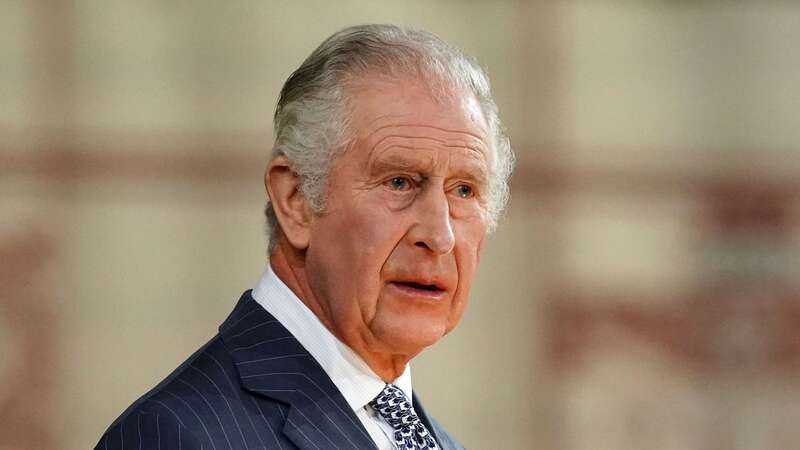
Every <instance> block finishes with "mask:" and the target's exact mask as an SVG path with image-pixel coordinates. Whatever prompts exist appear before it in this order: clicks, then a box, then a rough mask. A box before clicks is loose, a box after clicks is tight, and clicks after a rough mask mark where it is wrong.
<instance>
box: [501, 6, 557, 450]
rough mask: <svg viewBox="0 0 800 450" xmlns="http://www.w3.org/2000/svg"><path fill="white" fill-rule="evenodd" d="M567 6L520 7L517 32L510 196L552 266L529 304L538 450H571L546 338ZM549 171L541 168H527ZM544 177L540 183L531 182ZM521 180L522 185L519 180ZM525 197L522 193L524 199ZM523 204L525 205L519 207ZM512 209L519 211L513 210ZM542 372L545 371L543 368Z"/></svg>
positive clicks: (539, 253)
mask: <svg viewBox="0 0 800 450" xmlns="http://www.w3.org/2000/svg"><path fill="white" fill-rule="evenodd" d="M564 8H566V6H565V5H564V4H563V3H561V2H554V1H536V2H520V14H519V15H518V17H519V21H520V22H519V23H518V25H517V28H518V30H519V36H520V39H521V40H522V44H521V45H520V46H519V48H520V51H521V53H522V54H521V55H520V58H521V61H522V64H519V68H520V70H521V71H522V73H521V74H520V77H519V82H521V83H523V86H524V91H523V100H522V105H523V108H524V109H523V110H521V111H520V112H519V113H520V114H521V117H525V118H526V119H525V120H526V123H525V126H524V128H523V129H524V130H526V133H527V134H526V135H525V136H524V137H521V136H517V142H524V145H525V147H526V148H524V149H522V148H520V151H524V152H526V154H519V155H518V166H519V167H518V168H519V169H520V170H518V171H517V177H521V178H518V179H517V180H512V192H513V191H514V185H515V184H516V185H517V186H519V187H520V188H521V189H519V190H518V191H517V193H518V195H520V197H522V196H523V195H524V196H525V197H529V198H530V199H531V200H528V201H525V202H524V203H526V204H528V205H533V208H534V210H533V214H535V215H537V216H540V217H541V220H537V221H536V224H537V226H538V227H537V228H534V227H533V224H531V227H530V236H531V239H533V240H534V245H533V248H534V253H535V255H531V258H535V259H536V260H539V261H547V264H537V265H536V267H537V270H539V271H540V272H539V275H538V276H539V277H540V280H541V283H542V288H541V289H537V290H535V291H534V292H535V294H534V295H537V296H538V298H531V299H530V301H531V302H533V304H535V305H536V308H535V311H536V314H537V316H538V317H532V318H531V322H532V323H535V324H538V326H537V327H536V329H537V330H538V339H537V340H536V342H533V343H531V344H532V345H536V346H537V347H538V349H536V350H533V349H532V351H534V353H535V354H537V355H538V356H539V357H538V359H537V360H535V362H534V364H536V365H538V366H539V368H540V369H539V370H536V371H535V373H536V374H537V376H535V377H534V379H533V380H531V385H530V389H531V393H532V394H533V396H532V399H531V401H530V402H529V405H528V408H530V410H529V411H528V417H530V418H531V419H532V421H533V423H532V424H531V425H532V428H533V430H534V439H535V442H536V448H541V449H558V448H565V447H564V445H563V444H564V442H562V441H561V430H563V426H559V420H560V417H561V416H562V415H563V414H561V411H560V409H559V403H558V399H557V397H556V395H555V394H554V393H553V389H552V387H553V383H554V380H553V379H551V376H550V374H549V373H550V371H549V370H548V369H549V367H548V365H549V357H548V348H549V342H548V339H547V337H548V333H547V330H548V329H549V327H550V324H549V323H548V322H547V321H548V315H547V304H548V301H549V300H550V297H551V294H552V289H553V286H558V285H559V281H560V280H559V278H560V277H561V276H562V275H561V274H562V268H563V264H562V259H563V242H564V236H563V226H562V225H563V207H564V205H563V198H562V195H561V193H562V189H561V188H560V186H561V185H562V183H563V180H561V179H559V176H560V175H561V174H563V173H565V171H563V170H558V168H559V167H561V163H560V155H559V149H560V147H561V146H562V145H563V144H562V143H563V140H564V139H563V130H564V127H565V117H564V116H565V111H564V107H565V104H566V103H565V102H564V99H563V98H562V96H563V92H564V89H563V86H562V84H563V83H564V81H563V78H562V73H561V72H562V61H561V58H562V55H561V52H562V46H563V45H564V42H563V39H564V30H563V26H564V25H563V20H564V19H563V15H564ZM530 168H543V170H525V169H530ZM530 178H540V179H530ZM515 181H516V182H515ZM531 186H549V187H550V188H549V189H548V188H545V189H530V188H529V187H531ZM523 193H524V194H523ZM520 203H522V202H520ZM512 208H513V205H512ZM542 369H543V370H542Z"/></svg>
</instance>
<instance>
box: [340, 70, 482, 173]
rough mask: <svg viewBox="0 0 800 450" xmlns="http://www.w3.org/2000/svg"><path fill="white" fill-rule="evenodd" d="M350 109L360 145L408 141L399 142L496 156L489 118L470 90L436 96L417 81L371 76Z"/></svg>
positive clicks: (356, 93) (356, 90)
mask: <svg viewBox="0 0 800 450" xmlns="http://www.w3.org/2000/svg"><path fill="white" fill-rule="evenodd" d="M350 111H351V124H350V126H351V129H352V131H353V132H354V134H355V136H354V137H355V140H356V142H358V144H361V145H359V146H361V147H366V148H370V149H373V148H376V147H385V146H386V144H391V142H392V141H393V140H394V141H400V140H404V141H405V144H400V143H398V145H406V146H412V147H414V146H415V143H417V144H419V145H421V146H423V147H425V146H427V147H430V145H434V146H435V147H439V148H443V149H452V150H454V151H459V153H461V151H466V152H467V154H469V153H475V155H473V156H480V157H482V158H483V159H486V160H490V159H491V157H492V155H491V154H490V146H489V139H488V137H487V136H488V132H487V129H488V127H487V125H486V119H485V118H484V115H483V112H482V110H481V108H480V105H479V103H478V101H477V99H476V98H475V96H474V95H473V94H472V93H467V92H465V93H463V94H460V93H454V94H453V95H448V96H434V95H432V93H431V91H430V89H429V88H428V87H427V86H426V85H425V84H424V83H421V82H419V81H415V80H389V79H382V78H370V79H366V80H364V81H362V82H360V83H358V84H357V85H356V87H355V88H354V89H353V95H352V96H351V103H350ZM426 143H427V145H426Z"/></svg>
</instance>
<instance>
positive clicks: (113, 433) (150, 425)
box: [97, 335, 235, 448]
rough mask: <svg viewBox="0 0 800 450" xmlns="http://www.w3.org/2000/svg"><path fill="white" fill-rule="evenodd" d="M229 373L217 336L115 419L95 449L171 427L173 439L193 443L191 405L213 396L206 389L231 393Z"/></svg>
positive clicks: (194, 411)
mask: <svg viewBox="0 0 800 450" xmlns="http://www.w3.org/2000/svg"><path fill="white" fill-rule="evenodd" d="M232 370H235V369H234V367H233V363H232V362H231V360H230V356H229V355H228V353H227V351H225V349H224V345H223V344H222V341H221V339H220V337H219V335H216V336H214V337H213V338H212V339H211V340H210V341H209V342H208V343H206V344H205V345H204V346H202V347H201V348H200V349H199V350H197V351H196V352H194V353H193V354H192V355H191V356H190V357H189V358H187V359H186V361H184V362H183V363H182V364H181V365H180V366H178V367H177V368H176V369H175V370H173V371H172V372H171V373H170V374H169V375H168V376H167V377H166V378H164V380H162V381H161V382H160V383H158V384H157V385H156V386H155V387H154V388H152V389H151V390H150V391H148V392H147V393H146V394H144V395H142V396H141V397H140V398H139V399H137V400H136V401H135V402H133V404H131V405H130V406H129V407H128V408H127V409H126V410H125V411H124V412H123V413H122V414H121V415H120V416H119V417H118V418H117V419H116V420H114V422H113V423H112V424H111V425H110V426H109V428H108V430H107V431H106V432H105V433H104V435H103V437H102V438H101V439H100V442H99V443H98V447H97V448H105V447H104V445H105V444H104V443H105V442H112V443H114V442H117V443H121V442H125V443H127V442H126V441H125V440H124V439H122V437H124V436H125V435H127V436H130V437H131V439H134V438H136V437H137V436H138V434H139V433H142V432H143V433H145V436H147V437H150V434H152V433H156V435H157V434H158V432H160V431H161V429H162V427H166V428H165V429H170V427H172V429H174V431H173V432H171V433H172V434H174V435H175V438H177V436H178V434H177V433H180V436H181V438H182V439H183V440H184V442H183V445H186V443H187V442H188V443H190V442H192V441H193V440H194V438H193V434H196V430H195V431H192V430H194V429H195V427H194V426H193V425H194V423H195V422H197V420H198V417H195V416H197V413H198V411H197V409H198V408H197V407H196V406H194V405H196V404H197V403H198V400H201V401H200V403H203V402H208V399H209V398H210V397H212V396H213V395H214V394H216V393H215V392H208V391H209V386H217V387H219V386H222V387H221V388H219V389H220V390H222V389H223V388H226V390H227V391H230V390H232V389H233V385H232V383H229V382H228V381H227V380H226V378H227V377H229V376H230V373H231V371H232ZM199 419H200V421H201V422H202V419H203V417H202V416H200V417H199ZM140 430H143V431H140ZM156 437H157V436H156ZM126 439H127V438H126ZM108 448H114V447H108ZM144 448H148V447H144ZM164 448H170V447H164ZM176 448H177V447H176ZM184 448H192V447H184Z"/></svg>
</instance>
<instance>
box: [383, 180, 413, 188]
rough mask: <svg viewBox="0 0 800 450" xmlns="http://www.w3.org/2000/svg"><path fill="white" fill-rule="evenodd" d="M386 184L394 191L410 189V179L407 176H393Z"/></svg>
mask: <svg viewBox="0 0 800 450" xmlns="http://www.w3.org/2000/svg"><path fill="white" fill-rule="evenodd" d="M386 185H387V186H389V188H390V189H392V190H394V191H407V190H409V189H411V186H412V181H411V179H409V178H408V177H394V178H392V179H390V180H389V181H387V182H386Z"/></svg>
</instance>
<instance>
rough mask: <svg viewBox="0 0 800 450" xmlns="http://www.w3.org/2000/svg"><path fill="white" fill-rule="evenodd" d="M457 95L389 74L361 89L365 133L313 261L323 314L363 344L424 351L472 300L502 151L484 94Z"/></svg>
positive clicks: (333, 186) (315, 226) (359, 125)
mask: <svg viewBox="0 0 800 450" xmlns="http://www.w3.org/2000/svg"><path fill="white" fill-rule="evenodd" d="M454 97H456V98H455V99H454V100H448V101H437V100H435V99H433V97H432V95H431V94H430V93H429V91H428V90H427V89H426V88H425V87H423V86H421V85H420V84H418V83H417V82H414V81H397V80H392V81H389V80H381V79H369V81H367V82H364V83H362V84H361V85H360V88H358V89H356V90H355V93H354V94H353V99H352V104H351V106H352V120H353V121H352V125H351V129H353V130H354V132H355V138H356V139H355V141H354V145H353V146H352V147H350V148H348V149H347V150H346V151H345V152H344V153H343V154H342V155H341V156H339V157H338V158H337V159H336V160H335V162H334V166H333V167H332V169H331V173H330V177H329V184H328V197H327V203H326V210H325V213H323V214H321V215H317V216H314V217H313V219H312V223H311V229H310V236H311V237H310V240H309V246H308V251H307V253H306V268H305V273H306V274H307V277H308V283H309V286H310V287H311V291H312V293H313V295H314V297H315V298H316V302H317V303H318V304H319V305H320V306H321V308H322V309H323V310H324V314H323V316H324V318H323V320H324V321H325V322H327V325H328V326H329V327H330V328H331V330H332V331H333V332H334V334H336V335H337V336H338V337H339V338H340V339H341V340H343V341H344V342H345V343H348V344H349V345H350V346H351V347H354V348H356V347H361V345H362V344H363V345H364V346H366V350H367V351H369V352H375V353H393V354H405V355H411V356H413V355H415V354H416V353H418V352H419V351H421V350H422V349H423V348H424V347H426V346H428V345H431V344H433V343H434V342H436V341H437V340H438V339H439V338H441V337H442V336H443V335H444V334H446V333H447V332H449V331H450V330H452V329H453V328H454V327H455V326H456V324H457V323H458V321H459V320H460V318H461V315H462V313H463V312H464V308H465V307H466V304H467V300H468V297H469V291H470V286H471V284H472V279H473V276H474V274H475V269H476V267H477V265H478V260H479V257H480V252H481V248H482V246H483V241H484V238H485V236H486V233H487V224H488V207H487V206H488V205H487V199H488V192H487V190H488V185H489V179H488V178H489V167H490V164H491V163H492V158H493V155H492V154H491V151H490V149H489V145H488V138H487V128H486V121H485V118H484V116H483V114H482V112H481V110H480V107H479V105H478V103H477V100H476V99H475V98H474V96H473V95H471V94H464V95H457V96H454Z"/></svg>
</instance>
